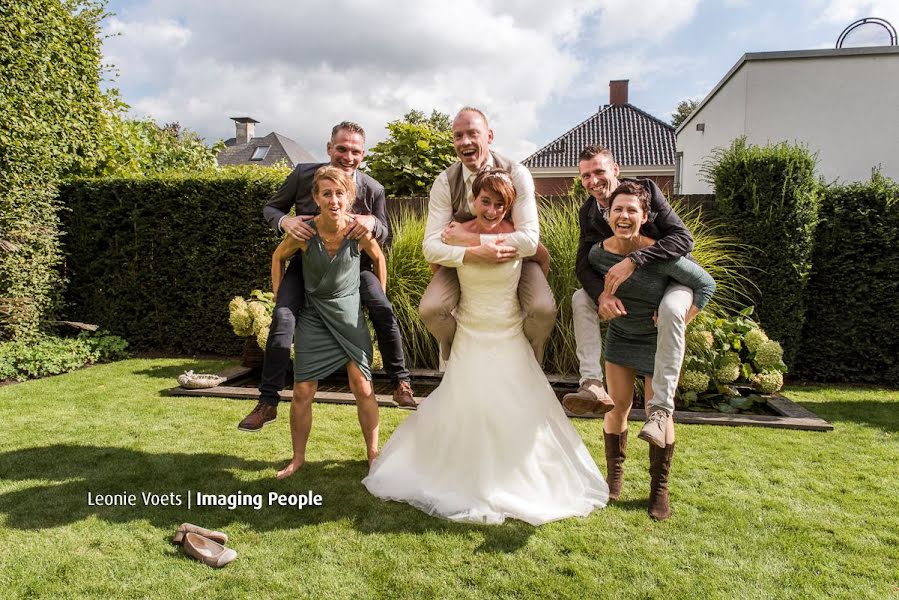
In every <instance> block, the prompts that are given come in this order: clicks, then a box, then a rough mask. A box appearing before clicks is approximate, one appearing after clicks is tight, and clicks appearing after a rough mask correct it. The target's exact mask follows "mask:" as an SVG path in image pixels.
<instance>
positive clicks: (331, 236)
mask: <svg viewBox="0 0 899 600" xmlns="http://www.w3.org/2000/svg"><path fill="white" fill-rule="evenodd" d="M355 191H356V186H355V184H354V183H353V179H352V177H351V176H350V175H348V174H346V173H344V172H343V171H342V170H340V169H338V168H336V167H330V166H328V167H322V168H320V169H319V170H318V171H317V172H316V173H315V178H314V179H313V183H312V195H313V198H314V199H315V202H316V204H318V207H319V209H320V211H321V213H320V214H319V215H318V216H316V217H315V218H314V219H312V221H311V226H312V228H313V229H314V230H315V235H313V236H312V237H311V238H310V239H309V240H308V241H299V240H296V239H294V238H292V237H289V236H288V237H286V238H285V239H284V241H282V242H281V244H280V245H279V246H278V248H277V249H276V250H275V253H274V255H273V256H272V284H273V287H274V291H275V294H276V295H277V293H278V287H280V283H281V279H282V278H283V276H284V271H285V269H286V265H287V261H288V259H289V258H290V257H291V256H293V255H294V254H295V253H296V252H297V251H302V253H303V254H302V261H303V280H304V285H305V291H306V295H305V302H304V305H303V309H302V311H301V312H300V314H299V315H298V316H297V326H296V330H295V332H294V349H295V359H294V386H293V401H292V402H291V404H290V437H291V442H292V444H293V458H292V459H291V461H290V463H289V464H288V465H287V466H286V467H284V468H283V469H281V470H280V471H278V479H284V478H285V477H289V476H291V475H293V474H294V473H295V472H296V470H297V469H299V468H300V467H301V466H303V463H304V462H305V457H306V443H307V442H308V441H309V432H310V431H311V429H312V400H313V398H314V397H315V392H316V390H317V389H318V380H319V379H322V378H324V377H327V376H328V375H330V374H331V373H333V372H334V371H336V370H338V369H340V368H342V367H346V370H347V376H348V378H349V384H350V390H351V391H352V392H353V396H354V397H355V398H356V410H357V413H358V416H359V424H360V425H361V427H362V436H363V437H364V438H365V448H366V452H367V454H368V461H369V464H371V461H373V460H374V459H375V457H376V456H377V455H378V402H377V400H375V395H374V393H373V391H372V387H371V358H372V345H371V338H370V337H369V334H368V326H367V325H366V323H365V317H364V316H363V314H362V304H361V302H360V298H359V256H360V251H364V252H365V253H366V254H368V255H369V256H370V257H371V260H372V265H373V268H374V273H375V275H376V276H377V278H378V281H380V282H381V287H382V288H384V290H385V291H386V289H387V265H386V263H385V260H384V254H383V253H382V252H381V248H380V247H379V246H378V242H377V241H376V240H375V239H374V238H373V237H372V235H371V233H369V234H367V235H366V236H364V237H362V238H360V239H358V240H352V239H349V238H347V237H346V236H345V232H346V231H347V229H348V227H349V226H350V225H351V223H352V216H351V215H349V214H347V212H346V210H347V207H348V206H351V205H352V203H353V198H354V196H355Z"/></svg>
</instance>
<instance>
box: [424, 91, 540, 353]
mask: <svg viewBox="0 0 899 600" xmlns="http://www.w3.org/2000/svg"><path fill="white" fill-rule="evenodd" d="M492 142H493V131H492V130H491V129H490V128H489V127H488V125H487V117H486V116H485V115H484V113H483V112H481V111H480V110H478V109H477V108H472V107H470V106H466V107H465V108H463V109H462V110H460V111H459V112H458V113H457V114H456V117H455V118H454V119H453V147H454V148H455V150H456V156H458V157H459V162H456V163H453V164H452V165H450V166H449V168H447V169H446V170H445V171H444V172H443V173H441V174H440V175H438V176H437V179H436V180H435V181H434V185H433V186H432V187H431V197H430V200H429V202H428V220H427V225H426V227H425V235H424V243H423V249H424V255H425V260H427V261H428V262H429V263H434V264H437V265H440V268H439V269H437V271H436V272H435V273H434V276H433V277H432V278H431V283H430V284H428V287H427V289H426V290H425V293H424V294H423V295H422V297H421V303H420V304H419V307H418V312H419V315H420V316H421V319H422V321H423V322H424V324H425V326H426V327H427V328H428V331H430V332H431V333H432V334H433V335H434V337H435V338H437V341H438V342H439V343H440V357H441V360H442V361H446V360H447V359H449V354H450V348H451V347H452V343H453V337H454V336H455V333H456V319H455V317H453V315H452V311H453V309H454V308H455V307H456V305H457V304H458V303H459V280H458V278H457V276H456V269H455V268H456V267H458V266H459V265H461V264H462V263H463V262H466V263H467V262H483V263H500V262H506V261H509V260H512V259H513V258H515V257H522V258H526V257H528V256H532V255H533V254H534V253H535V252H536V251H537V243H538V241H539V237H540V226H539V223H538V220H537V202H536V200H535V199H534V180H533V178H532V177H531V174H530V172H529V171H528V170H527V169H526V168H524V167H523V166H521V165H520V164H518V163H515V162H512V161H511V160H509V159H508V158H506V157H504V156H502V155H501V154H498V153H496V152H493V151H492V150H490V144H491V143H492ZM487 168H500V169H503V170H504V171H507V172H508V173H509V175H510V176H511V178H512V183H513V185H514V186H515V192H516V199H515V204H514V205H513V206H512V223H513V225H514V226H515V232H514V233H511V234H507V235H499V236H497V235H479V234H477V233H471V232H466V231H464V230H463V229H462V227H461V226H460V223H462V222H465V221H469V220H471V219H473V218H474V216H473V215H472V213H471V202H472V201H473V197H472V193H471V184H472V182H473V181H474V178H475V177H476V176H477V174H478V173H479V172H480V171H482V170H484V169H487ZM518 299H519V301H520V302H521V307H522V309H523V310H524V312H525V318H524V334H525V336H526V337H527V339H528V341H529V342H530V343H531V347H532V348H533V349H534V356H535V357H536V358H537V362H539V363H541V364H542V362H543V348H544V346H545V345H546V340H547V339H548V338H549V335H550V333H552V330H553V326H554V325H555V319H556V302H555V299H554V298H553V295H552V291H551V290H550V288H549V284H548V283H547V281H546V277H545V276H544V275H543V272H542V271H541V270H540V266H539V265H538V264H537V263H535V262H532V261H524V263H523V264H522V267H521V280H520V282H519V284H518Z"/></svg>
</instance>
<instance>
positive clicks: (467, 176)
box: [462, 152, 494, 181]
mask: <svg viewBox="0 0 899 600" xmlns="http://www.w3.org/2000/svg"><path fill="white" fill-rule="evenodd" d="M493 166H494V163H493V155H492V154H490V153H489V152H488V153H487V162H486V163H485V165H484V166H483V167H481V169H480V170H478V171H472V170H471V169H469V168H468V167H466V166H465V165H464V164H463V165H462V168H463V169H464V170H465V181H469V180H470V179H471V178H472V177H473V176H474V175H477V174H478V173H480V172H481V171H482V170H484V169H492V168H493Z"/></svg>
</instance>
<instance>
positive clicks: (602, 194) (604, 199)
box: [577, 154, 618, 207]
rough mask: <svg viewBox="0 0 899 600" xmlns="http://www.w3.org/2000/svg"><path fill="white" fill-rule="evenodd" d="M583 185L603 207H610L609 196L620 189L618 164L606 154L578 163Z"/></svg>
mask: <svg viewBox="0 0 899 600" xmlns="http://www.w3.org/2000/svg"><path fill="white" fill-rule="evenodd" d="M577 166H578V174H579V175H580V178H581V183H582V184H583V185H584V189H586V190H587V191H588V192H589V193H590V195H592V196H593V197H594V198H596V201H597V202H599V204H600V205H601V206H604V207H608V204H609V196H611V195H612V192H614V191H615V188H616V187H618V164H617V163H616V162H615V161H614V160H612V158H611V157H609V156H606V155H605V154H597V155H596V156H594V157H593V158H590V159H588V160H582V161H580V162H579V163H578V165H577Z"/></svg>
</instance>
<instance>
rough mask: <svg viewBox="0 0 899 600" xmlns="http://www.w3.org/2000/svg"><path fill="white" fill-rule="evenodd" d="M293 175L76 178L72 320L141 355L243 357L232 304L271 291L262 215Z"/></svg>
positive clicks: (268, 235)
mask: <svg viewBox="0 0 899 600" xmlns="http://www.w3.org/2000/svg"><path fill="white" fill-rule="evenodd" d="M285 176H286V171H285V170H270V169H258V168H245V169H233V170H232V169H229V170H227V171H224V172H221V173H218V174H216V173H210V174H204V175H200V176H178V175H165V176H156V177H147V178H139V179H128V178H108V179H76V180H71V181H68V182H66V183H65V184H63V185H62V186H61V189H60V201H61V203H62V204H63V206H64V207H65V209H66V210H64V211H63V213H62V218H63V225H64V230H65V231H66V232H67V235H66V237H65V238H64V249H65V254H66V275H67V276H68V278H69V280H70V284H69V288H68V291H67V295H66V299H67V302H68V306H67V307H66V313H67V315H68V316H69V318H71V319H73V320H77V321H85V322H90V323H97V324H99V325H101V326H102V327H103V328H104V329H106V330H108V331H110V332H112V333H114V334H116V335H120V336H123V337H124V338H125V339H127V340H128V342H129V343H130V344H131V347H132V348H134V349H137V350H144V349H156V350H168V351H175V352H212V353H221V354H232V355H233V354H238V353H239V351H240V349H241V344H242V341H241V340H239V339H238V338H237V337H235V335H234V334H233V333H232V332H231V330H230V327H229V325H228V302H229V301H230V300H231V298H232V297H234V296H235V295H246V294H247V293H248V292H249V291H250V290H252V289H255V288H262V289H268V288H270V287H271V282H270V281H269V273H270V270H271V253H272V251H273V250H274V248H275V246H276V245H277V241H278V240H277V237H276V236H275V235H274V234H273V233H272V231H271V229H270V228H269V227H268V225H267V224H266V223H265V221H264V220H263V218H262V206H263V204H264V203H265V202H266V201H267V200H268V198H269V197H270V196H271V194H272V193H274V191H275V190H276V189H277V188H278V187H279V186H280V185H281V183H282V182H283V180H284V177H285Z"/></svg>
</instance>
